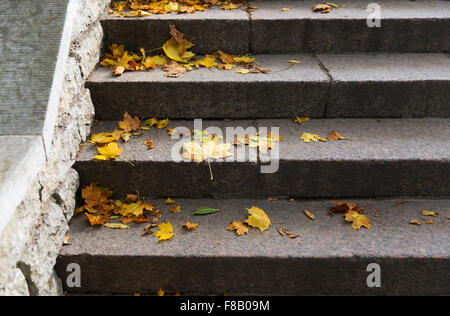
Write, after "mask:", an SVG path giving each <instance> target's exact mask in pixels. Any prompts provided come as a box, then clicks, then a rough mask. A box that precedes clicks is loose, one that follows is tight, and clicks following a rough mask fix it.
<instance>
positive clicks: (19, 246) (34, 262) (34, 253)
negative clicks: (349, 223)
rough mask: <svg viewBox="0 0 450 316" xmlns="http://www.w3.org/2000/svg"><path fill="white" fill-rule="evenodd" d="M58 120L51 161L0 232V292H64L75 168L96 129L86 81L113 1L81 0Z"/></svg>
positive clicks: (2, 293) (97, 53)
mask: <svg viewBox="0 0 450 316" xmlns="http://www.w3.org/2000/svg"><path fill="white" fill-rule="evenodd" d="M78 2H79V4H78V13H77V15H76V18H75V19H76V20H75V27H74V30H73V35H72V44H71V48H70V53H69V57H68V61H67V64H66V67H65V79H64V84H63V88H62V91H61V96H60V101H59V106H58V119H57V124H56V126H55V134H54V137H53V141H52V144H51V147H50V148H46V153H47V161H46V163H45V165H44V166H43V168H42V169H41V170H40V172H39V174H38V176H37V177H36V179H35V180H34V182H33V183H30V187H29V189H28V194H27V197H26V199H25V200H24V201H23V202H22V203H21V205H19V207H18V208H17V210H16V212H15V214H14V216H13V217H12V219H11V220H10V222H9V223H8V225H7V227H6V228H5V230H4V231H3V232H2V233H1V234H0V295H60V294H61V285H60V280H59V279H58V277H57V276H56V275H55V273H54V269H53V267H54V265H55V262H56V257H57V255H58V253H59V251H60V249H61V246H62V244H63V241H64V237H65V234H66V232H67V229H68V221H69V220H70V218H71V217H72V216H73V212H74V209H75V193H76V190H77V189H78V185H79V182H78V175H77V173H76V171H75V170H73V169H72V165H73V163H74V161H75V158H76V155H77V151H78V149H79V145H80V143H81V142H83V141H85V140H86V138H87V136H88V135H89V132H90V127H91V124H92V121H93V118H94V106H93V104H92V101H91V97H90V94H89V90H87V89H85V87H84V84H85V81H86V79H87V78H88V76H89V75H90V74H91V73H92V71H93V70H94V68H95V66H96V64H97V63H98V61H99V58H100V47H101V42H102V39H103V31H102V28H101V25H100V22H99V17H100V16H101V14H103V12H104V10H105V8H106V6H107V5H108V4H109V3H110V0H78Z"/></svg>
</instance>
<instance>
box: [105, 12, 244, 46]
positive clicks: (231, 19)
mask: <svg viewBox="0 0 450 316" xmlns="http://www.w3.org/2000/svg"><path fill="white" fill-rule="evenodd" d="M171 24H173V25H175V26H176V27H177V29H178V30H179V31H181V32H183V33H184V34H185V35H186V38H187V39H188V40H189V41H191V42H192V43H194V44H195V47H194V48H193V49H192V50H193V51H194V52H196V53H199V54H211V53H213V52H215V51H217V50H224V51H226V52H228V53H233V54H241V53H248V52H250V50H249V36H250V21H249V17H248V14H247V13H246V12H245V11H244V10H243V9H237V10H231V11H230V10H222V9H221V8H217V7H214V8H212V9H210V10H207V11H203V12H196V13H192V14H175V13H170V14H154V15H151V16H149V17H144V18H120V17H117V16H115V15H114V14H109V15H107V16H106V17H105V18H104V19H103V20H102V25H103V28H104V29H105V49H106V48H107V47H109V46H111V44H114V43H117V44H126V46H127V48H129V49H132V50H139V49H140V48H141V47H144V48H145V49H156V48H158V47H162V45H163V44H164V43H165V42H166V41H167V40H168V39H169V38H170V35H169V26H170V25H171Z"/></svg>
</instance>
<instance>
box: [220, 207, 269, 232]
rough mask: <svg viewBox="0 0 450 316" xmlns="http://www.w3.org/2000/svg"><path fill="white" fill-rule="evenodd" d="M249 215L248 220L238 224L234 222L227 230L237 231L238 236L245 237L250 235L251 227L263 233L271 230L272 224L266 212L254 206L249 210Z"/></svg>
mask: <svg viewBox="0 0 450 316" xmlns="http://www.w3.org/2000/svg"><path fill="white" fill-rule="evenodd" d="M247 210H248V213H249V217H248V219H246V220H244V221H241V222H238V221H234V222H232V223H231V224H230V225H229V226H228V228H227V230H229V231H235V232H236V234H237V235H238V236H244V235H246V234H248V231H249V226H251V227H254V228H258V229H259V230H260V231H261V232H264V231H266V230H267V229H269V227H270V225H271V224H272V223H271V221H270V218H269V216H267V214H266V213H265V212H264V210H262V209H260V208H259V207H256V206H253V207H252V208H250V209H247Z"/></svg>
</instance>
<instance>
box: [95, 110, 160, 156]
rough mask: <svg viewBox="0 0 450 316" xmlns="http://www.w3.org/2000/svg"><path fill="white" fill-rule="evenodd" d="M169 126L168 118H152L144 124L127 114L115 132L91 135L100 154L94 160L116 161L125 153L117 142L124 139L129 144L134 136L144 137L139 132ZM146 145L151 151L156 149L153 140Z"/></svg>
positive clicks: (146, 142)
mask: <svg viewBox="0 0 450 316" xmlns="http://www.w3.org/2000/svg"><path fill="white" fill-rule="evenodd" d="M167 125H169V119H168V118H167V119H164V120H158V119H157V118H152V119H149V120H146V121H144V122H142V121H141V120H140V119H139V118H138V117H137V116H135V117H132V116H131V115H130V114H128V113H125V114H124V116H123V120H122V121H120V122H119V126H118V128H117V129H115V130H114V131H112V132H104V133H99V134H93V135H91V143H93V144H96V145H97V150H98V152H99V155H97V156H95V157H94V159H96V160H111V159H116V158H118V157H119V156H120V155H121V154H122V152H123V149H122V148H120V147H119V145H118V144H117V143H116V141H119V140H120V139H122V140H123V141H124V142H128V141H129V140H130V138H131V137H132V136H133V137H136V138H137V137H140V136H141V135H142V133H139V132H138V130H148V129H150V128H151V127H156V128H159V129H163V128H166V127H167ZM144 144H145V145H147V147H148V148H149V149H153V148H154V147H155V144H154V143H153V142H152V141H151V140H147V141H145V142H144ZM100 145H104V146H100Z"/></svg>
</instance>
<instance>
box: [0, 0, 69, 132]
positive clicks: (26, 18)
mask: <svg viewBox="0 0 450 316" xmlns="http://www.w3.org/2000/svg"><path fill="white" fill-rule="evenodd" d="M66 9H67V2H66V1H61V0H45V1H33V0H23V1H15V0H4V1H1V3H0V12H1V16H0V33H1V34H2V36H1V37H0V47H1V49H2V56H4V58H3V59H2V62H1V67H2V69H3V71H2V72H1V73H0V83H1V86H2V89H1V91H0V100H2V110H1V115H0V135H39V134H41V133H42V130H43V127H44V120H45V117H46V112H47V105H48V102H49V96H50V89H51V85H52V82H53V75H54V72H55V65H56V60H57V58H56V57H57V56H58V51H59V47H60V39H61V36H62V30H63V26H64V22H65V17H66ZM30 17H38V18H30Z"/></svg>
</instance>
